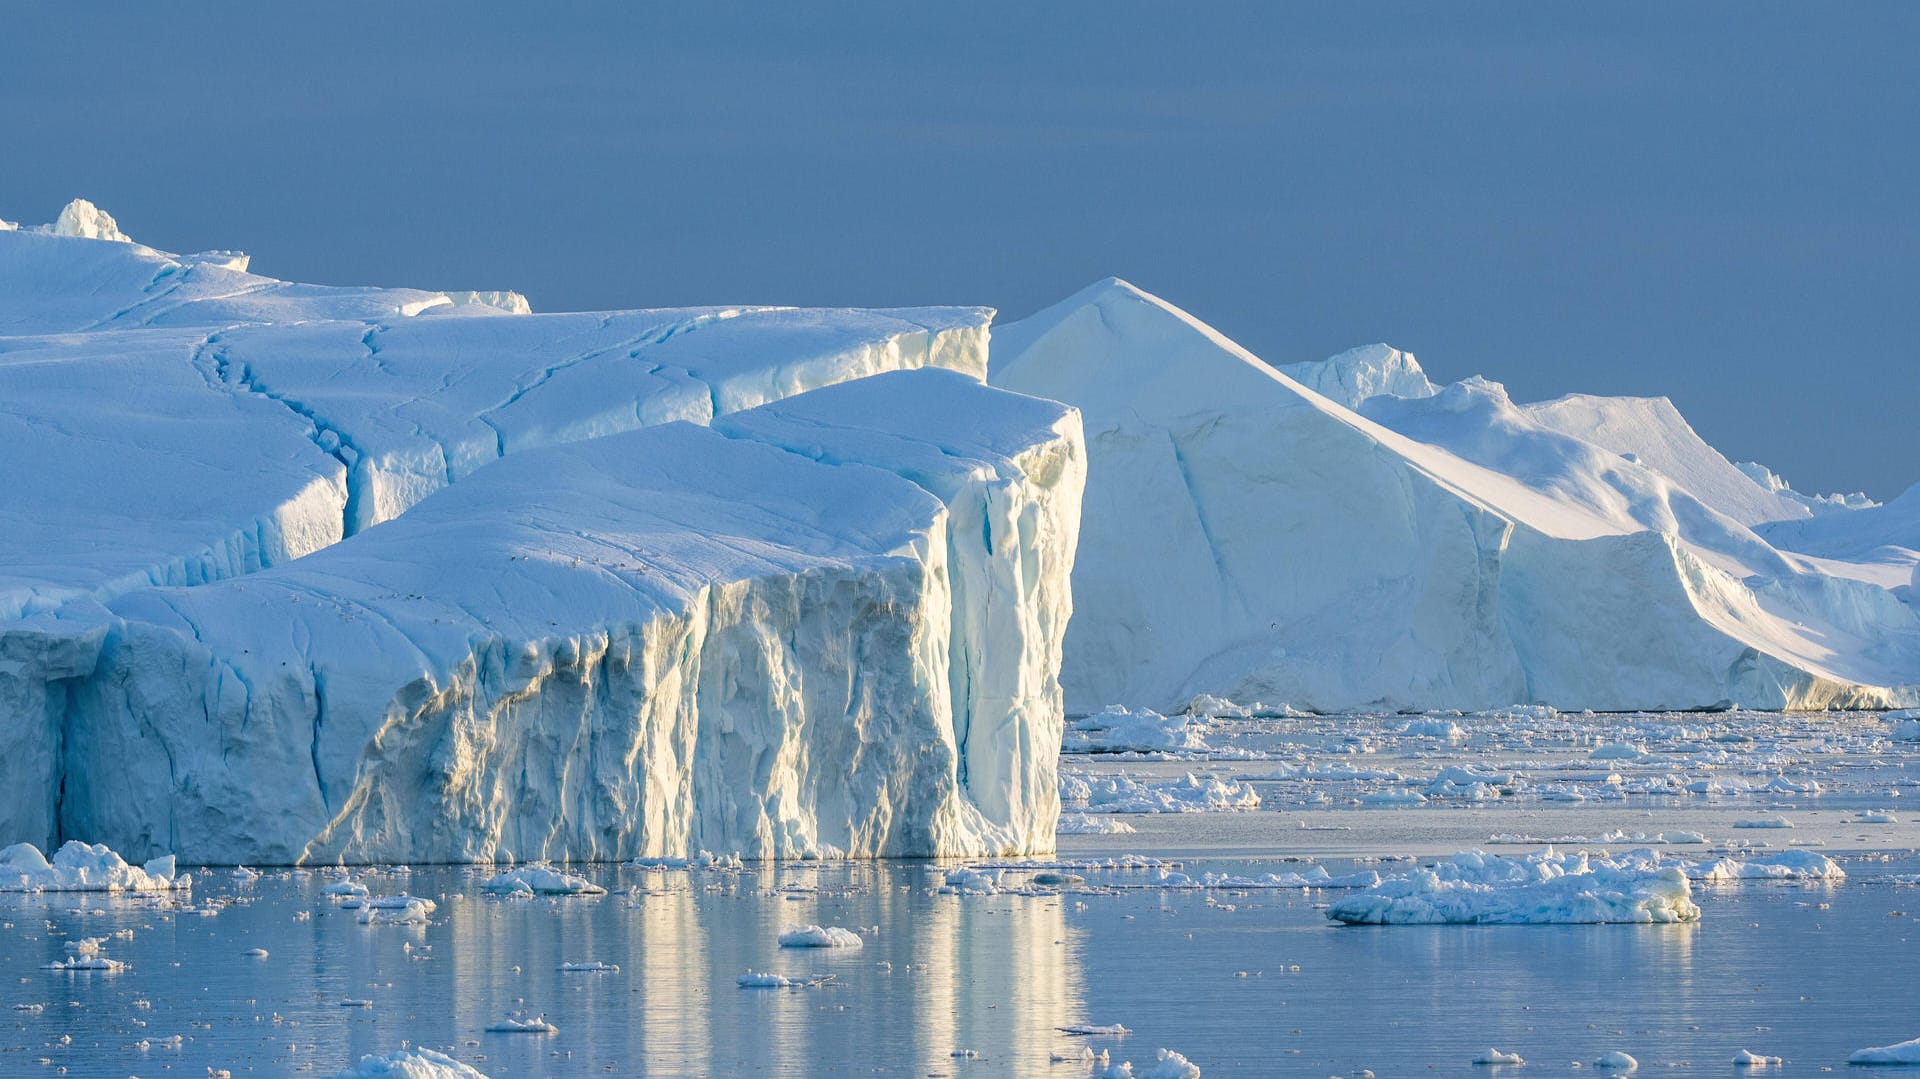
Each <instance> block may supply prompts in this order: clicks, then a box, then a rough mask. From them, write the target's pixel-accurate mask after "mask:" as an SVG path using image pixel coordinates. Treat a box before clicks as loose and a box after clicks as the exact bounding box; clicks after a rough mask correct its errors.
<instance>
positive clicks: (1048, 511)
mask: <svg viewBox="0 0 1920 1079" xmlns="http://www.w3.org/2000/svg"><path fill="white" fill-rule="evenodd" d="M247 266H248V263H247V260H246V259H245V257H244V256H240V255H237V254H235V253H232V252H221V253H216V254H214V255H209V256H204V257H203V256H184V257H183V256H175V255H170V254H167V253H164V252H158V251H155V250H152V249H149V248H145V247H143V246H141V245H138V244H136V243H133V242H131V241H130V240H127V239H126V238H125V235H124V233H121V232H120V231H119V229H118V226H117V225H116V224H115V223H114V222H112V219H111V218H110V217H108V216H107V215H105V214H104V213H102V212H100V211H98V210H97V209H94V208H92V207H90V206H83V205H81V204H79V203H76V204H75V205H74V206H73V207H69V210H68V211H66V212H63V214H62V217H61V220H60V221H58V222H56V223H55V224H54V225H53V226H49V227H46V228H43V229H39V230H26V229H22V230H8V231H5V232H0V335H4V336H0V387H3V388H0V451H4V452H5V453H7V454H8V456H9V458H10V459H12V460H14V461H18V462H29V463H30V466H31V467H28V468H23V469H19V470H16V476H17V477H18V479H17V482H14V483H11V484H10V485H9V487H8V488H7V489H6V491H5V493H4V494H0V498H3V499H5V509H6V511H7V513H8V515H9V517H10V519H13V520H16V521H19V522H21V525H22V527H20V528H19V529H16V530H13V531H11V532H10V533H9V534H7V535H6V536H4V537H0V712H4V714H6V715H7V716H8V717H9V718H10V719H11V720H12V721H13V723H14V727H15V730H16V736H15V744H14V750H15V751H14V752H12V753H10V754H9V755H8V757H7V760H6V763H5V765H4V768H0V774H4V777H5V779H7V780H8V781H10V782H11V783H12V784H13V787H14V790H15V791H16V792H17V793H16V795H15V797H14V798H12V799H9V800H8V802H7V803H6V805H5V806H4V807H0V834H4V835H6V836H7V837H8V838H10V839H20V840H25V841H30V842H34V843H37V844H39V845H41V846H45V847H48V848H49V849H50V848H51V846H52V845H53V844H54V843H55V841H56V840H58V839H60V838H62V837H67V836H73V837H80V836H84V837H86V838H87V840H88V841H90V842H105V843H107V844H109V845H111V846H112V847H113V848H114V849H116V850H119V851H123V852H126V853H128V854H129V855H133V854H142V855H144V854H150V853H161V852H170V853H176V854H178V855H180V856H181V857H183V858H186V859H188V860H190V861H197V862H206V863H232V862H241V863H263V864H271V863H281V864H285V863H295V862H343V863H344V862H364V861H502V860H505V861H512V860H525V859H553V860H565V859H583V858H584V859H627V858H634V857H686V856H688V855H689V854H691V853H692V852H693V851H694V850H699V849H717V850H722V851H727V850H738V851H741V852H742V853H744V854H746V855H747V856H749V857H801V856H811V857H834V856H850V857H858V856H873V855H944V854H979V853H990V852H1001V853H1019V852H1030V851H1046V850H1050V849H1051V848H1052V843H1053V822H1054V817H1055V816H1056V815H1057V813H1058V794H1057V791H1056V785H1055V778H1054V767H1055V760H1056V755H1057V751H1058V746H1059V741H1060V730H1061V726H1062V718H1061V699H1060V694H1061V691H1060V688H1059V684H1058V681H1057V671H1058V668H1059V662H1060V660H1059V656H1060V649H1061V646H1062V640H1063V637H1064V632H1065V627H1066V624H1067V620H1068V617H1069V615H1070V612H1071V593H1070V590H1069V587H1068V581H1069V578H1070V573H1071V566H1072V561H1073V557H1074V550H1075V548H1074V544H1075V540H1076V533H1077V527H1078V521H1079V516H1080V511H1079V499H1080V493H1081V485H1082V483H1083V480H1084V449H1083V447H1082V445H1081V442H1080V439H1081V434H1080V428H1079V421H1078V416H1077V413H1075V412H1074V411H1073V410H1072V409H1070V408H1067V407H1065V406H1062V405H1059V404H1056V403H1053V402H1048V401H1039V400H1034V399H1031V398H1027V397H1023V396H1021V395H1019V394H1017V393H1012V392H1007V391H1002V390H997V389H992V388H989V387H987V386H986V385H984V383H983V379H984V375H985V371H986V346H987V326H988V323H989V320H990V319H991V316H992V312H991V311H990V310H988V309H984V308H927V309H909V310H893V311H871V310H855V309H833V310H826V309H813V310H804V309H788V308H774V307H717V308H702V309H691V310H665V311H621V312H604V313H584V314H562V315H543V314H533V313H531V312H530V311H528V310H527V305H526V304H525V301H524V300H523V299H521V298H519V297H518V296H517V295H516V294H511V293H500V292H491V293H490V292H470V293H433V292H426V291H420V290H395V289H335V288H322V287H318V286H305V285H294V284H288V283H285V282H278V281H273V280H271V279H267V278H260V277H257V276H255V275H252V274H250V273H249V272H248V269H247ZM842 391H844V392H842Z"/></svg>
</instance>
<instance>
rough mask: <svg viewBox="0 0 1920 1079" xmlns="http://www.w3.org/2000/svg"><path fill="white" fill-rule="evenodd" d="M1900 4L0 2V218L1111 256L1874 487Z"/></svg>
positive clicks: (1885, 387)
mask: <svg viewBox="0 0 1920 1079" xmlns="http://www.w3.org/2000/svg"><path fill="white" fill-rule="evenodd" d="M1917 46H1920V5H1912V4H1871V3H1853V4H1831V5H1812V4H1770V3H1738V4H1712V3H1698V4H1685V5H1674V4H1666V3H1658V4H1622V5H1585V4H1581V5H1573V4H1554V3H1515V4H1490V3H1466V4H1447V5H1438V4H1430V3H1414V4H1404V5H1403V4H1369V3H1341V4H1328V3H1312V4H1306V3H1302V4H1279V3H1271V2H1261V3H1248V4H1234V3H1223V4H1208V5H1181V4H1167V3H1128V2H1107V0H1103V2H1099V3H1064V2H1063V3H1048V4H1031V3H1008V4H1000V3H976V4H965V5H962V4H904V5H902V4H886V5H881V4H871V5H868V4H833V3H830V4H825V5H821V6H819V7H817V8H813V7H808V6H803V5H775V4H766V5H764V6H758V5H727V4H718V5H716V4H697V5H696V4H687V5H653V4H647V5H641V4H632V5H627V4H619V5H615V4H605V5H574V6H559V5H521V4H504V3H496V2H492V0H475V2H471V3H461V4H446V5H431V4H406V5H388V4H354V3H344V4H327V5H299V6H294V5H273V4H255V3H247V4H195V5H151V4H140V5H125V6H116V5H112V4H107V5H92V4H89V5H57V4H50V5H15V6H10V7H8V8H7V9H6V10H5V11H4V12H0V217H5V218H7V219H9V220H15V221H24V222H27V223H35V222H41V221H46V220H50V219H51V218H52V217H53V216H54V214H55V213H57V212H58V210H59V208H60V206H61V205H62V204H64V203H65V202H66V200H67V199H69V198H72V197H74V196H84V197H87V198H90V199H92V200H94V201H95V202H97V203H99V204H100V205H101V206H102V207H104V208H106V209H107V210H109V211H110V212H111V213H113V214H114V215H115V216H116V217H117V218H118V219H119V221H120V223H121V226H122V227H123V228H124V229H125V230H126V231H127V232H129V233H130V234H131V235H133V236H134V238H136V239H138V240H140V241H142V242H144V243H147V244H150V245H152V246H155V247H160V248H163V249H168V250H176V251H194V250H202V249H206V248H216V247H218V248H236V249H241V250H245V251H248V252H250V253H252V254H253V256H254V263H253V266H254V269H255V270H256V271H257V272H261V273H266V274H270V275H272V276H276V277H282V278H288V279H294V280H301V281H318V282H327V283H337V284H380V285H411V286H417V287H424V288H512V289H517V290H519V291H521V292H523V293H525V294H526V295H527V296H528V298H529V299H530V300H531V301H532V303H533V305H534V307H535V309H536V310H581V309H604V308H613V307H642V306H675V305H685V304H714V303H780V304H827V305H856V306H871V307H882V306H900V305H916V304H940V303H953V304H990V305H992V306H994V307H997V308H999V309H1000V311H1001V318H1002V319H1003V320H1006V319H1013V318H1019V317H1021V316H1024V315H1027V314H1030V313H1032V312H1033V311H1036V310H1038V309H1040V308H1042V307H1045V306H1047V305H1048V304H1051V303H1053V302H1055V301H1057V300H1059V299H1061V298H1063V297H1065V296H1067V295H1068V294H1070V293H1072V292H1074V291H1076V290H1077V289H1079V288H1081V287H1083V286H1085V285H1087V284H1089V283H1090V282H1092V281H1094V280H1097V279H1099V278H1102V277H1106V276H1109V275H1116V276H1120V277H1124V278H1126V279H1128V280H1130V281H1132V282H1133V283H1135V284H1137V285H1139V286H1141V287H1142V288H1145V289H1147V290H1149V291H1151V292H1154V293H1156V294H1158V295H1160V296H1163V297H1165V298H1166V299H1168V300H1170V301H1171V302H1173V303H1175V304H1178V305H1179V306H1181V307H1183V308H1186V309H1187V310H1189V311H1191V312H1193V313H1194V314H1195V315H1196V316H1198V317H1200V318H1201V319H1203V320H1205V321H1207V322H1209V323H1211V324H1213V325H1214V326H1216V327H1218V328H1219V329H1220V330H1222V331H1223V332H1225V333H1227V334H1228V335H1229V336H1231V337H1233V338H1235V339H1236V340H1238V341H1239V342H1241V343H1242V344H1244V345H1246V346H1247V347H1248V348H1249V349H1251V350H1252V351H1253V352H1254V353H1256V354H1257V355H1260V356H1262V357H1264V358H1265V359H1267V360H1269V361H1271V362H1274V363H1293V362H1298V361H1302V360H1310V359H1318V358H1321V357H1323V356H1326V355H1329V354H1332V353H1334V352H1337V351H1340V350H1341V349H1344V348H1347V347H1350V346H1353V345H1357V344H1364V343H1368V342H1373V341H1387V342H1389V343H1391V344H1393V345H1395V346H1397V347H1400V348H1404V349H1407V350H1409V351H1412V352H1414V353H1416V354H1417V355H1418V356H1419V358H1420V361H1421V363H1422V364H1423V365H1424V366H1426V368H1427V369H1428V371H1429V372H1430V374H1432V375H1433V377H1434V378H1435V379H1436V381H1450V380H1453V379H1458V378H1462V377H1465V376H1468V375H1473V374H1483V375H1485V376H1487V377H1489V378H1493V379H1495V380H1498V381H1501V382H1504V383H1506V384H1507V386H1508V388H1509V390H1510V391H1511V393H1512V395H1513V396H1514V398H1515V399H1516V400H1521V401H1526V400H1538V399H1543V398H1548V397H1555V396H1559V395H1560V394H1563V393H1571V392H1587V393H1606V394H1636V395H1647V396H1656V395H1665V396H1668V397H1671V398H1672V399H1673V401H1674V402H1675V403H1676V404H1677V405H1678V406H1679V407H1680V409H1681V411H1682V412H1684V413H1685V414H1686V416H1687V417H1688V418H1689V419H1690V420H1691V421H1692V422H1693V424H1694V426H1695V428H1696V429H1698V430H1699V431H1700V433H1701V434H1702V435H1704V436H1705V437H1706V438H1707V439H1708V441H1710V442H1712V443H1713V444H1715V445H1716V446H1717V447H1719V448H1720V449H1721V450H1722V451H1723V452H1725V453H1726V454H1727V455H1728V456H1729V457H1731V458H1733V459H1734V460H1746V459H1757V460H1760V461H1762V462H1763V463H1765V464H1767V465H1769V466H1771V467H1772V468H1773V469H1774V470H1775V471H1777V472H1780V473H1781V474H1783V475H1784V476H1786V478H1787V479H1789V480H1790V481H1792V482H1793V484H1794V486H1795V487H1797V488H1799V489H1800V490H1803V491H1822V492H1824V491H1831V490H1846V491H1853V490H1865V491H1867V492H1868V493H1870V494H1872V495H1874V496H1875V497H1879V498H1882V499H1884V498H1890V497H1892V496H1893V495H1896V494H1898V493H1899V492H1901V491H1902V490H1905V489H1906V488H1907V487H1909V486H1911V485H1913V484H1915V483H1916V482H1920V446H1916V440H1915V438H1914V432H1915V430H1916V419H1920V366H1917V365H1916V361H1917V360H1920V302H1916V300H1915V293H1916V285H1920V199H1916V197H1915V192H1916V190H1920V139H1916V138H1915V137H1914V133H1915V132H1916V131H1920V63H1916V62H1915V56H1914V53H1915V49H1916V47H1917Z"/></svg>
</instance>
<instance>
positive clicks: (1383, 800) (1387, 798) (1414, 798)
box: [1360, 790, 1427, 806]
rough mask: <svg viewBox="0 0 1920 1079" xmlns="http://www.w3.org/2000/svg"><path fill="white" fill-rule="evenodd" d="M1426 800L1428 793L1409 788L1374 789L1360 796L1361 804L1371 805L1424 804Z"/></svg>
mask: <svg viewBox="0 0 1920 1079" xmlns="http://www.w3.org/2000/svg"><path fill="white" fill-rule="evenodd" d="M1426 801H1427V796H1426V795H1424V794H1421V793H1420V792H1419V791H1409V790H1392V791H1374V792H1373V793H1372V794H1363V795H1361V796H1360V802H1361V804H1362V805H1370V806H1403V805H1424V804H1426Z"/></svg>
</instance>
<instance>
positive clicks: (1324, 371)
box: [1279, 344, 1440, 408]
mask: <svg viewBox="0 0 1920 1079" xmlns="http://www.w3.org/2000/svg"><path fill="white" fill-rule="evenodd" d="M1279 371H1280V373H1281V374H1283V375H1286V376H1287V377H1288V378H1291V379H1293V380H1294V381H1295V382H1298V383H1299V384H1300V385H1302V386H1305V387H1306V388H1307V389H1310V390H1312V391H1313V392H1315V393H1317V394H1319V395H1320V396H1322V397H1325V398H1326V399H1327V400H1329V401H1337V402H1339V403H1340V404H1343V405H1345V406H1347V407H1348V408H1358V407H1360V402H1362V401H1365V400H1367V399H1368V398H1371V397H1379V396H1381V395H1382V394H1385V395H1387V396H1389V397H1432V396H1433V395H1434V394H1436V393H1439V392H1440V388H1439V387H1438V386H1435V385H1434V384H1433V383H1432V382H1430V381H1428V379H1427V373H1426V372H1425V371H1423V370H1421V368H1420V364H1419V362H1418V361H1417V360H1415V359H1414V358H1413V353H1411V352H1402V351H1400V350H1399V349H1397V348H1394V347H1393V346H1391V345H1386V344H1373V345H1361V346H1360V347H1359V348H1350V349H1348V350H1347V351H1345V352H1342V353H1340V354H1338V355H1336V356H1331V357H1329V358H1327V359H1324V360H1315V361H1312V362H1310V363H1290V364H1287V365H1286V366H1284V367H1281V368H1279Z"/></svg>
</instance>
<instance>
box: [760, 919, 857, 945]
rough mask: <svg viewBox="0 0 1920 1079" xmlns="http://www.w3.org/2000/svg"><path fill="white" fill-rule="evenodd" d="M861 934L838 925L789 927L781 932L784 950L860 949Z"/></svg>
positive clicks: (781, 942)
mask: <svg viewBox="0 0 1920 1079" xmlns="http://www.w3.org/2000/svg"><path fill="white" fill-rule="evenodd" d="M865 944H866V942H865V941H863V940H861V939H860V934H858V933H855V932H854V931H853V930H851V929H842V928H840V927H839V926H837V925H805V926H788V927H787V928H785V929H783V930H781V931H780V946H781V947H782V948H859V947H863V946H864V945H865Z"/></svg>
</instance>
